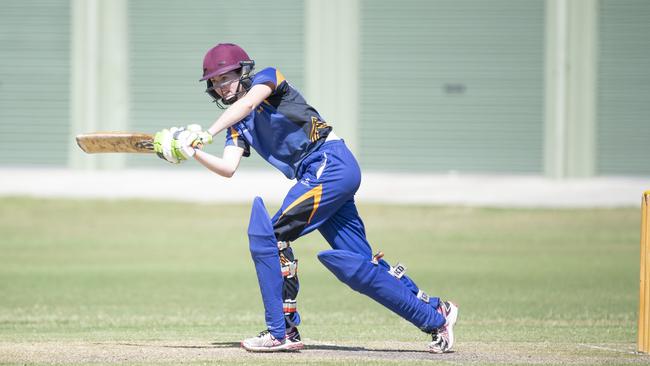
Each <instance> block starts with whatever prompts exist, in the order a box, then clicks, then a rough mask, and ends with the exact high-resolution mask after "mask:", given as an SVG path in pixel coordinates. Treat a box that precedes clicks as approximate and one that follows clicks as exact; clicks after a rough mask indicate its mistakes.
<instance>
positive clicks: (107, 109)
mask: <svg viewBox="0 0 650 366" xmlns="http://www.w3.org/2000/svg"><path fill="white" fill-rule="evenodd" d="M0 8H1V9H2V11H0V52H1V53H2V55H1V56H2V57H0V169H4V170H5V172H9V173H11V174H9V173H6V174H4V178H3V179H5V182H6V179H7V178H8V177H9V178H10V176H11V175H12V174H13V175H14V176H16V175H15V174H18V173H17V172H20V173H21V174H29V172H28V171H30V170H34V169H36V170H38V169H43V168H45V169H49V170H48V171H52V169H54V170H56V171H57V172H59V173H61V172H62V171H65V172H75V171H76V172H78V171H84V172H88V171H95V172H98V171H104V170H110V171H114V170H120V171H124V170H127V171H128V170H134V169H135V170H139V171H141V170H142V169H143V168H146V169H157V170H160V169H164V170H169V169H171V167H169V166H165V165H164V164H162V163H161V161H159V160H158V159H154V158H152V156H150V155H147V156H143V155H126V154H123V155H104V156H88V155H84V154H82V153H81V151H80V150H79V149H78V147H77V146H76V144H75V143H74V139H73V137H74V135H76V134H78V133H83V132H90V131H106V130H126V131H143V132H155V131H157V130H159V129H161V128H165V127H170V126H174V125H185V124H188V123H199V124H201V125H203V126H204V127H207V126H208V125H210V124H211V123H212V122H213V121H214V120H215V118H216V117H217V116H218V115H219V114H220V113H221V111H220V110H219V109H218V108H216V105H214V104H212V103H211V102H210V98H209V97H208V96H207V95H206V94H205V93H204V90H205V85H204V84H203V83H200V82H199V81H198V80H199V78H200V77H201V74H202V69H201V65H202V59H203V55H204V54H205V52H206V51H207V50H208V49H209V48H211V47H212V46H214V45H215V44H217V43H220V42H233V43H237V44H239V45H241V46H242V47H243V48H244V49H245V50H247V52H248V53H249V55H251V57H252V58H253V59H254V60H255V61H256V64H257V69H258V70H260V69H262V68H264V67H267V66H274V67H277V68H278V69H280V70H281V71H282V72H283V73H284V75H285V76H286V77H287V79H288V80H289V81H290V82H291V83H292V84H293V85H294V86H295V87H297V88H298V89H299V90H301V91H302V93H303V94H304V95H305V97H306V98H307V100H308V102H310V103H311V104H312V105H314V106H315V107H316V108H317V109H318V110H319V112H320V113H321V114H322V115H323V116H324V118H325V119H326V120H327V121H328V122H330V123H331V124H332V125H333V126H334V127H335V130H336V132H337V134H338V135H339V136H341V137H344V138H345V140H346V142H347V144H348V145H350V146H351V148H352V149H353V151H354V152H355V154H356V155H357V157H358V158H359V160H360V163H361V166H362V169H363V170H364V172H368V173H370V174H369V175H368V176H369V177H372V176H373V175H372V174H373V172H379V173H387V174H393V173H395V172H400V173H406V174H416V175H417V176H422V175H426V176H429V177H438V176H443V177H448V176H449V174H452V175H454V176H459V175H460V176H463V175H467V176H473V177H479V178H475V179H474V180H473V181H472V182H471V185H475V184H476V183H477V182H480V181H481V180H482V178H481V177H483V176H487V177H490V178H491V179H493V178H495V177H496V178H499V177H508V178H509V179H511V180H510V181H512V179H514V180H515V181H516V179H518V178H520V177H522V176H526V177H534V178H535V179H538V180H536V182H547V183H549V184H554V182H555V184H556V183H557V182H560V181H567V180H571V179H590V180H589V181H590V182H593V181H594V179H596V180H598V179H601V181H602V178H612V177H613V178H616V177H618V178H621V177H624V178H626V179H627V178H630V179H636V180H635V181H634V182H644V181H647V179H646V178H647V177H648V176H650V164H648V160H647V157H648V156H650V128H648V127H649V124H650V1H645V0H623V1H621V0H525V1H522V0H491V1H483V0H462V1H439V0H436V1H430V0H408V1H384V0H334V1H325V0H310V1H300V0H276V1H272V2H271V1H261V0H260V1H254V0H246V1H228V2H226V1H208V0H196V1H191V2H187V1H154V0H110V1H109V0H20V1H18V0H7V1H3V2H2V5H0ZM221 146H222V143H221V138H216V143H215V144H213V145H212V146H211V147H210V150H211V151H212V152H215V153H219V152H220V150H221ZM253 155H255V154H253ZM198 167H199V165H198V164H186V165H185V166H183V167H181V168H180V169H182V170H193V169H197V168H198ZM175 168H176V167H175ZM16 169H18V170H16ZM241 169H242V170H244V171H246V170H252V171H257V170H259V169H263V170H264V171H271V170H272V168H271V167H270V166H267V165H266V164H265V163H264V162H262V161H261V160H260V159H259V158H257V157H253V158H251V159H248V160H246V161H245V162H244V163H243V164H242V168H241ZM61 174H63V173H61ZM115 174H118V173H117V172H115ZM381 176H382V177H385V176H384V175H381ZM30 177H33V176H30ZM278 177H280V176H279V175H278ZM21 179H22V180H23V181H24V180H25V179H27V178H21ZM477 179H478V180H477ZM639 179H640V180H639ZM582 182H585V181H582ZM614 182H615V183H614V184H613V185H614V186H616V185H619V186H620V184H621V181H620V180H614ZM628 182H629V180H628ZM423 184H424V185H425V186H426V183H423ZM522 184H523V183H522ZM635 184H636V185H634V187H635V188H634V190H635V191H634V192H632V193H633V197H635V198H634V200H635V201H634V202H636V201H637V198H638V195H639V193H640V191H639V190H640V189H641V185H640V184H637V183H635ZM468 185H470V183H468ZM502 187H503V186H502ZM636 187H638V189H637V188H636ZM7 191H8V190H7V189H6V190H5V192H7Z"/></svg>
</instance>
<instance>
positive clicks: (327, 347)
mask: <svg viewBox="0 0 650 366" xmlns="http://www.w3.org/2000/svg"><path fill="white" fill-rule="evenodd" d="M96 344H106V343H96ZM111 344H113V345H119V346H133V347H162V348H187V349H193V348H197V349H201V348H241V343H240V342H212V343H210V345H166V344H142V343H111ZM302 350H303V351H343V352H394V353H426V354H428V353H429V352H428V351H426V350H413V349H386V348H366V347H354V346H337V345H332V344H306V345H305V347H304V348H303V349H302Z"/></svg>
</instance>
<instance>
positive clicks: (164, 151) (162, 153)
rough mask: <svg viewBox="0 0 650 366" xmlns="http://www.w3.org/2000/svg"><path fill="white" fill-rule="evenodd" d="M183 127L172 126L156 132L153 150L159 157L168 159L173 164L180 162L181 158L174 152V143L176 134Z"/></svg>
mask: <svg viewBox="0 0 650 366" xmlns="http://www.w3.org/2000/svg"><path fill="white" fill-rule="evenodd" d="M180 130H181V129H180V128H178V127H172V128H170V129H167V128H165V129H164V130H161V131H158V132H156V135H155V136H154V138H153V150H154V151H155V152H156V155H158V157H159V158H161V159H163V160H165V161H168V162H170V163H172V164H178V163H180V162H181V160H180V159H179V158H178V157H177V156H176V155H175V154H174V150H173V146H172V143H173V141H174V134H175V133H176V132H178V131H180Z"/></svg>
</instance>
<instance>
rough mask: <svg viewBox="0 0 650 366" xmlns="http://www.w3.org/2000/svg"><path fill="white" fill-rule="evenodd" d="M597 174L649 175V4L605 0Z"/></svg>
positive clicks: (601, 31) (602, 5)
mask: <svg viewBox="0 0 650 366" xmlns="http://www.w3.org/2000/svg"><path fill="white" fill-rule="evenodd" d="M599 23H600V28H599V38H600V57H599V72H598V107H597V108H598V125H597V131H598V132H597V146H598V148H597V156H598V157H597V173H598V174H601V175H603V174H607V175H612V174H619V175H620V174H624V175H648V174H650V163H649V158H650V1H645V0H636V1H633V0H626V1H618V0H617V1H614V0H601V3H600V19H599Z"/></svg>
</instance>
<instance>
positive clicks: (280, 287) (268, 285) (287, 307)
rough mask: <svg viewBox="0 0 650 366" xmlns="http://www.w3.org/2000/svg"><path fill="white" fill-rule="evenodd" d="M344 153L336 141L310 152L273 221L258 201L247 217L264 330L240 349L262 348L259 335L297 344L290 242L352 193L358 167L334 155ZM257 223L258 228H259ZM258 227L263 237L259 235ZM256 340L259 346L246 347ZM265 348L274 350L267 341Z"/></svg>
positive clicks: (295, 278)
mask: <svg viewBox="0 0 650 366" xmlns="http://www.w3.org/2000/svg"><path fill="white" fill-rule="evenodd" d="M337 145H338V148H337ZM346 151H347V152H348V153H349V151H348V150H347V148H345V145H343V143H342V142H340V143H334V144H329V146H326V145H323V148H321V149H320V150H319V152H318V153H314V154H312V155H310V157H309V158H308V159H309V160H308V161H306V162H304V163H303V165H305V167H306V169H305V171H304V172H303V173H302V175H301V179H300V180H299V182H298V183H296V184H295V185H294V186H293V187H292V188H291V189H290V190H289V192H288V194H287V196H286V198H285V200H284V202H283V204H282V207H281V208H280V210H279V211H278V213H277V214H276V215H275V216H274V217H273V219H271V220H269V219H268V216H266V217H265V215H267V214H266V210H260V209H259V206H260V205H257V206H255V205H254V211H256V210H258V211H260V212H262V211H263V214H252V215H251V223H250V226H249V240H250V246H251V255H252V256H253V260H254V262H255V267H256V270H257V274H258V282H259V285H260V290H261V292H262V299H263V301H264V307H265V315H266V323H267V327H268V331H269V332H268V333H269V334H266V333H264V332H263V334H260V336H259V337H255V338H251V339H248V340H245V341H244V342H243V343H242V345H243V346H244V348H246V349H248V350H256V351H257V350H261V349H257V348H261V347H266V346H265V345H267V344H270V343H269V342H267V341H266V340H265V338H264V337H267V338H273V339H276V340H278V339H282V340H284V339H288V340H289V341H292V340H293V341H295V342H300V336H299V334H298V331H297V328H296V326H297V325H299V324H300V315H299V313H298V312H297V309H296V308H297V306H296V305H297V301H296V297H297V295H298V290H299V282H298V276H297V274H296V268H297V260H296V259H295V258H294V256H293V249H292V248H291V242H292V241H294V240H296V239H297V238H298V237H300V236H302V235H305V234H307V233H309V232H311V231H313V230H314V229H316V228H317V227H318V226H319V225H321V224H322V223H323V222H325V221H326V220H327V219H328V218H329V217H330V216H331V215H332V214H334V213H335V212H337V210H338V209H339V208H340V207H341V205H343V204H344V203H345V202H346V201H347V200H348V199H349V198H350V197H352V196H353V195H354V193H355V192H356V189H357V188H358V187H359V183H360V173H359V171H358V165H357V164H356V161H355V160H354V158H353V157H352V159H350V158H349V157H348V156H343V157H341V156H338V154H339V153H343V155H345V152H346ZM350 156H351V154H350ZM257 200H259V201H260V202H261V199H259V198H258V199H257ZM257 200H256V202H257ZM256 207H257V208H256ZM261 207H263V205H262V206H261ZM271 225H272V228H269V227H270V226H271ZM260 227H261V228H263V230H259V228H260ZM251 228H257V229H253V230H252V229H251ZM260 231H262V232H263V235H259V232H260ZM263 338H264V339H263ZM290 338H292V339H290ZM271 343H272V342H271ZM257 344H262V345H261V346H260V347H257V346H251V345H257ZM278 347H279V346H278ZM264 350H265V351H266V350H269V351H271V350H278V348H277V347H276V346H275V345H271V348H264Z"/></svg>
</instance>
